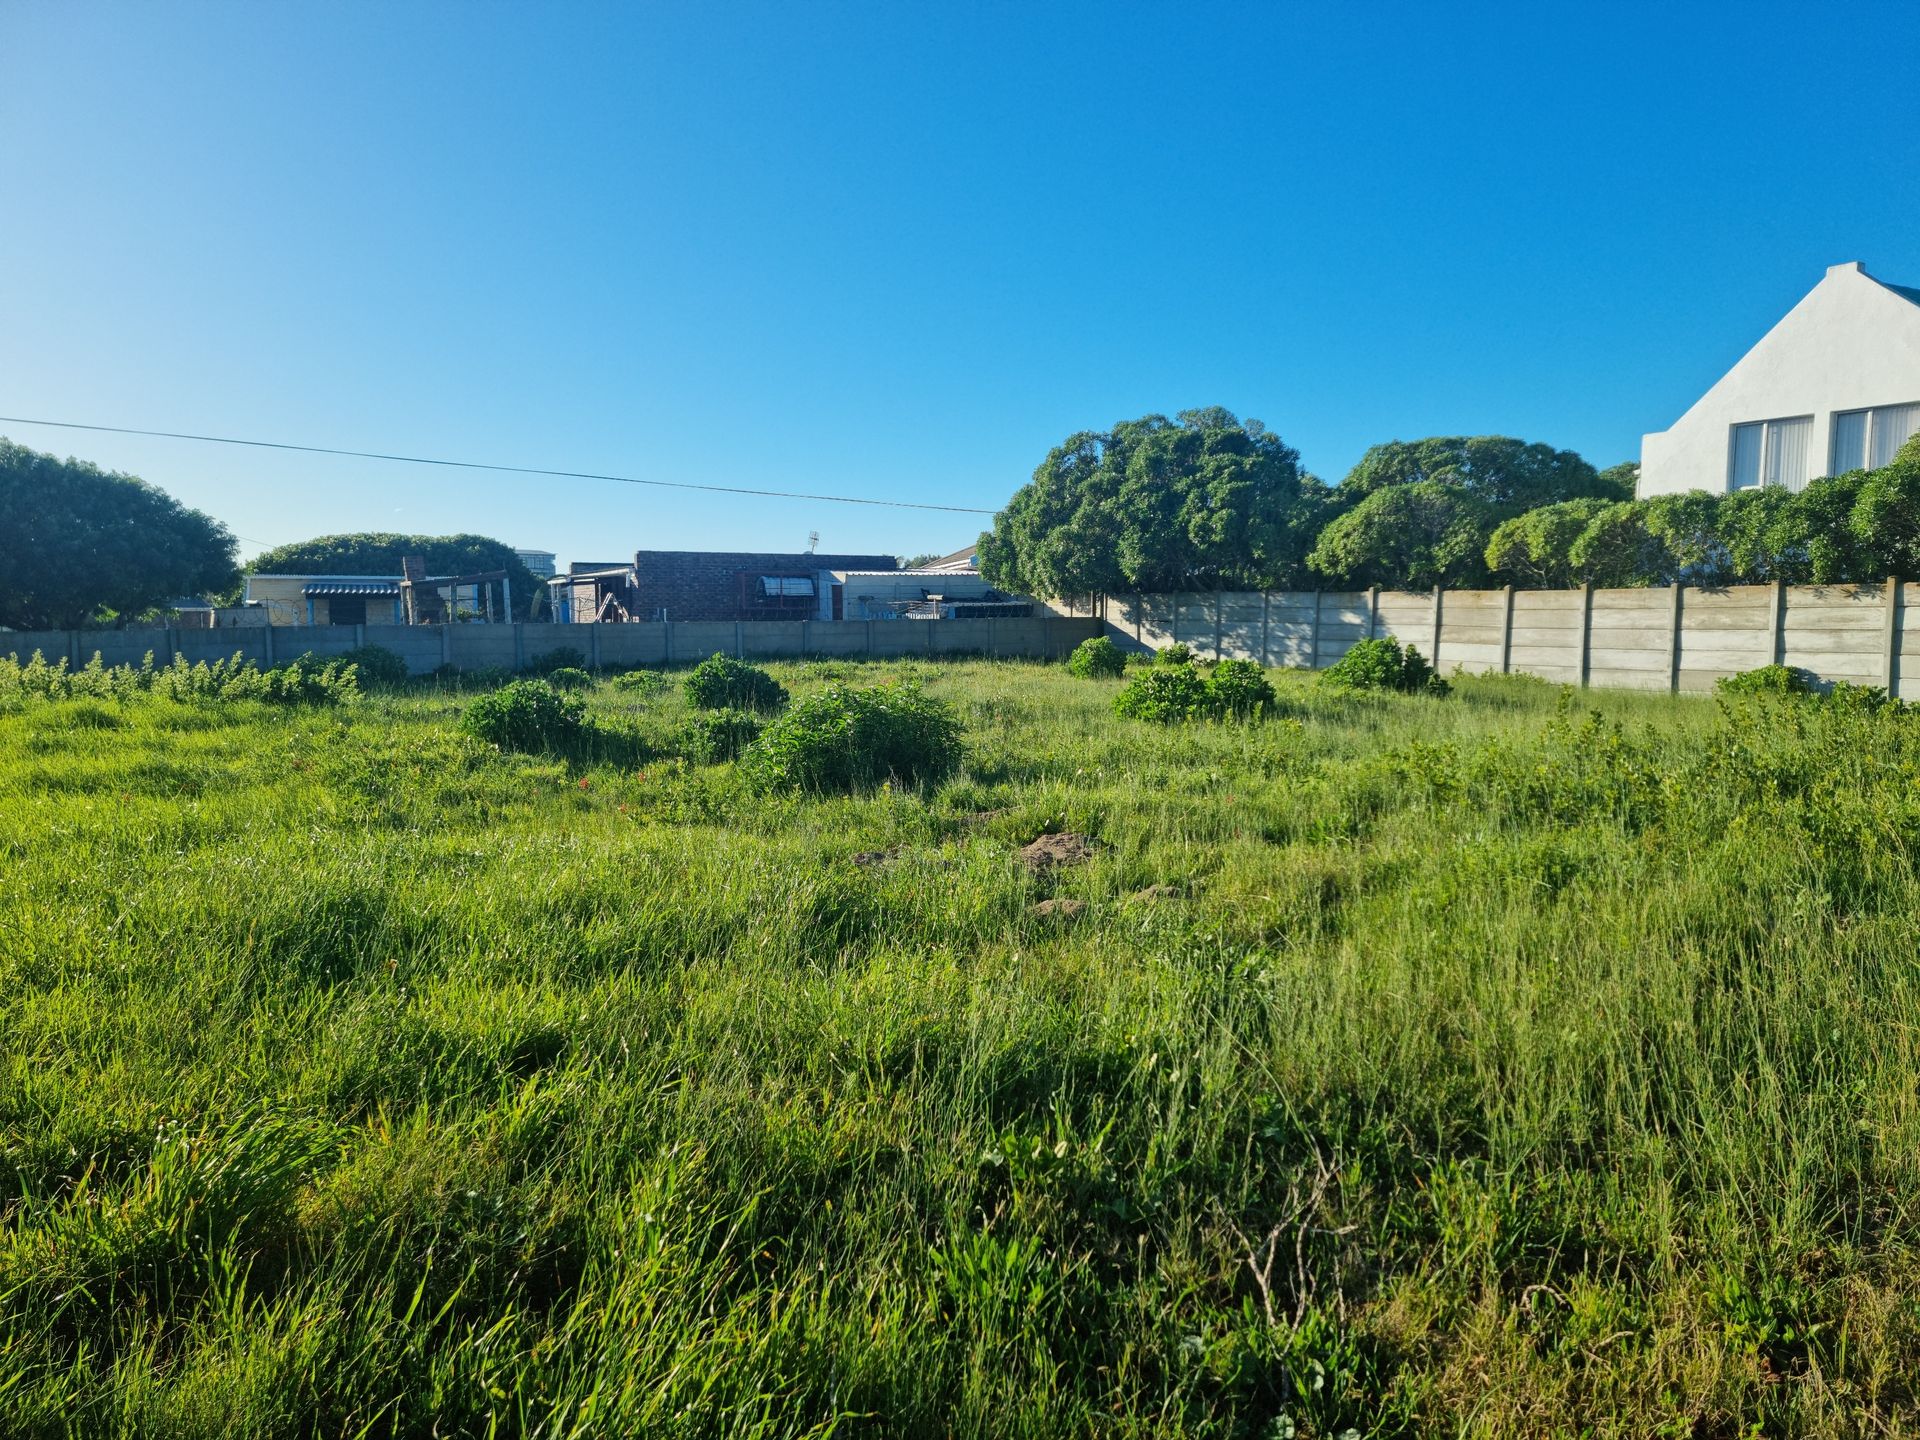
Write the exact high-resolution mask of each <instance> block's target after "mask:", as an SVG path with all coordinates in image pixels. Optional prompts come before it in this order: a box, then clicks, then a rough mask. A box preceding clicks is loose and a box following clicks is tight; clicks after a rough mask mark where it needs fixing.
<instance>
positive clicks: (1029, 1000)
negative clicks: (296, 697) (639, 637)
mask: <svg viewBox="0 0 1920 1440" xmlns="http://www.w3.org/2000/svg"><path fill="white" fill-rule="evenodd" d="M774 668H775V670H776V673H777V674H778V675H779V676H780V678H781V679H782V680H783V681H784V682H785V683H787V684H788V685H789V686H791V687H792V688H793V689H794V691H795V693H796V694H797V695H799V694H804V693H806V692H807V691H808V690H809V689H810V688H812V687H814V686H816V685H818V684H820V683H822V680H823V677H824V676H825V675H826V674H827V673H828V672H829V670H831V671H833V672H838V673H843V674H850V675H852V676H853V677H854V678H855V679H861V680H864V679H869V678H870V679H874V680H878V679H881V678H884V677H886V676H889V675H895V674H899V673H901V671H902V670H903V669H904V670H907V671H912V672H914V673H918V674H919V675H920V676H921V677H922V678H923V679H924V680H925V682H926V684H927V686H928V689H929V690H930V691H931V692H932V693H934V694H937V695H939V696H942V697H945V698H947V699H948V700H950V701H951V702H952V703H953V705H954V706H955V708H956V709H957V711H958V712H959V714H960V716H961V718H962V719H963V721H964V722H965V724H966V727H967V735H968V744H969V751H970V753H969V760H968V764H967V767H966V769H965V771H964V773H963V774H962V775H961V776H959V777H958V778H957V779H955V780H952V781H949V782H947V783H946V784H945V785H943V786H942V787H941V788H940V789H938V790H937V791H935V792H931V793H925V794H921V793H913V792H899V791H891V790H883V791H880V792H876V793H870V794H867V795H863V796H860V797H857V798H851V799H846V798H840V799H809V798H782V797H775V798H766V797H761V796H757V795H754V794H752V793H750V792H748V791H747V790H746V788H745V787H744V785H743V783H742V782H741V780H740V779H739V777H738V776H737V775H736V773H735V771H734V769H733V767H732V766H725V765H723V766H718V767H711V768H698V767H690V766H688V765H687V764H685V763H684V762H683V761H681V760H679V759H677V758H675V757H674V755H673V750H674V748H675V745H676V739H675V737H676V735H677V734H678V732H679V729H680V727H681V725H682V724H683V723H684V721H685V719H686V713H687V712H686V711H685V709H684V707H683V702H682V701H681V699H680V697H679V696H678V695H677V693H669V694H667V695H664V696H661V697H655V698H651V699H646V698H639V697H636V696H632V695H629V694H625V693H621V692H617V691H615V690H613V689H612V688H611V687H609V686H605V685H603V686H601V687H599V688H598V689H596V690H595V691H594V692H593V693H592V695H591V697H590V698H591V706H592V711H593V714H594V716H595V717H596V718H597V719H598V720H599V721H601V722H603V724H604V725H605V726H607V727H608V728H609V730H610V731H611V732H613V734H612V738H609V739H607V740H606V741H605V742H603V744H602V745H601V747H600V751H599V755H598V757H597V758H592V759H579V758H576V759H573V760H559V759H545V758H529V757H524V756H510V755H501V754H499V753H497V752H494V751H492V750H490V749H487V748H486V747H483V746H481V745H479V744H478V743H477V742H475V741H472V740H470V739H467V738H465V737H463V736H462V735H461V734H459V733H458V731H457V730H456V728H455V722H456V717H457V714H458V712H459V710H460V708H461V706H462V705H463V704H464V703H466V701H465V698H464V697H462V696H461V695H459V694H456V693H452V692H445V693H440V692H433V691H426V692H422V693H416V694H411V695H402V696H374V697H370V698H368V699H366V700H364V701H362V702H361V703H359V704H358V705H353V706H347V707H341V708H338V709H300V708H295V709H278V710H275V709H268V708H266V707H264V706H262V705H259V704H256V703H253V702H243V703H227V704H220V703H209V704H190V703H180V702H175V701H170V700H163V699H160V698H157V697H155V698H149V699H138V700H133V701H128V702H125V703H121V702H111V701H95V700H86V701H69V702H61V703H37V702H36V703H25V704H19V705H16V706H14V707H13V708H12V709H11V711H8V712H5V713H0V897H4V898H3V899H0V1433H4V1434H5V1435H8V1436H54V1435H76V1436H80V1435H84V1436H89V1437H93V1436H114V1435H128V1436H132V1435H141V1436H148V1435H163V1436H175V1435H180V1436H282V1435H284V1436H294V1435H325V1436H336V1435H341V1436H344V1435H389V1434H400V1435H419V1436H426V1435H436V1436H454V1435H461V1436H483V1435H492V1436H522V1435H525V1436H532V1435H538V1436H552V1437H560V1436H567V1437H576V1436H577V1437H584V1436H656V1435H659V1436H683V1435H684V1436H722V1435H725V1436H766V1437H771V1436H799V1435H814V1436H824V1435H828V1434H837V1435H843V1436H857V1435H874V1436H878V1435H928V1436H941V1435H957V1436H989V1435H991V1436H1109V1435H1112V1436H1123V1435H1124V1436H1143V1437H1144V1436H1167V1435H1193V1436H1201V1435H1204V1436H1218V1437H1249V1440H1282V1437H1286V1436H1294V1435H1298V1436H1338V1435H1343V1434H1345V1433H1347V1432H1349V1431H1351V1432H1355V1433H1357V1434H1359V1435H1362V1436H1370V1435H1435V1434H1442V1435H1445V1434H1475V1435H1479V1434H1486V1435H1493V1434H1503V1435H1547V1434H1565V1435H1586V1436H1600V1435H1618V1436H1656V1435H1657V1436H1703V1437H1704V1436H1751V1435H1769V1436H1773V1435H1822V1436H1827V1435H1831V1436H1856V1435H1857V1436H1878V1435H1904V1434H1912V1433H1915V1431H1916V1427H1917V1426H1920V1421H1916V1404H1917V1403H1920V1400H1917V1397H1916V1385H1920V1380H1917V1379H1916V1377H1917V1376H1920V1245H1917V1240H1920V1233H1917V1232H1916V1222H1917V1221H1920V964H1917V963H1916V960H1917V952H1920V944H1917V939H1920V937H1917V933H1916V920H1920V883H1917V882H1916V874H1915V855H1916V845H1917V844H1920V784H1917V782H1920V718H1910V717H1908V716H1906V715H1902V714H1894V713H1879V714H1871V713H1842V712H1840V711H1838V710H1836V709H1834V708H1833V707H1823V706H1820V705H1817V704H1812V703H1807V702H1783V701H1773V700H1746V701H1739V702H1724V703H1723V702H1717V701H1714V700H1707V699H1682V700H1670V699H1668V698H1666V697H1664V696H1662V697H1633V696H1622V695H1605V694H1600V693H1593V694H1581V695H1577V696H1574V695H1566V694H1563V693H1562V692H1560V691H1558V690H1555V689H1553V688H1551V687H1548V686H1545V685H1542V684H1538V683H1534V682H1528V681H1524V680H1517V679H1516V680H1508V681H1500V680H1493V679H1488V680H1466V681H1462V682H1459V683H1458V684H1457V688H1456V692H1455V694H1454V695H1453V696H1452V697H1451V698H1448V699H1429V698H1391V699H1388V698H1373V697H1365V696H1341V695H1337V694H1333V693H1329V692H1327V691H1325V690H1324V689H1323V688H1322V687H1319V686H1316V685H1315V684H1313V683H1312V681H1311V680H1310V678H1308V677H1304V676H1297V675H1284V674H1281V675H1276V676H1275V677H1274V678H1275V681H1276V684H1277V686H1278V688H1279V690H1280V696H1281V704H1280V714H1279V716H1278V717H1277V718H1276V719H1274V720H1272V721H1270V722H1269V723H1266V724H1264V725H1258V726H1244V727H1218V726H1197V727H1188V728H1176V729H1172V730H1162V729H1158V728H1154V727H1149V726H1145V725H1141V724H1137V723H1133V722H1127V721H1123V720H1120V719H1118V718H1116V717H1115V716H1114V715H1113V713H1112V710H1111V702H1112V696H1113V694H1114V692H1115V687H1114V685H1113V684H1112V683H1102V682H1086V681H1077V680H1073V679H1071V678H1069V677H1068V676H1066V675H1065V674H1064V673H1063V672H1062V671H1061V670H1060V669H1058V668H1057V667H1055V668H1045V667H1040V666H1033V665H1022V664H1011V663H986V662H977V663H957V664H953V665H951V666H946V667H940V668H935V667H932V666H919V667H914V666H911V665H909V666H879V665H874V666H862V665H852V666H844V665H843V666H835V667H823V666H818V665H813V666H808V665H796V666H785V667H774ZM1048 831H1069V832H1077V833H1082V834H1085V835H1088V836H1090V837H1092V838H1093V840H1094V842H1095V844H1096V848H1095V852H1094V854H1093V856H1092V858H1091V859H1090V860H1089V861H1087V862H1086V863H1084V864H1081V865H1075V866H1066V867H1060V868H1056V869H1053V870H1049V871H1034V870H1031V869H1029V867H1028V866H1026V865H1025V864H1023V863H1022V861H1021V859H1020V856H1019V853H1018V852H1019V849H1020V847H1021V846H1022V845H1024V844H1026V843H1027V842H1028V841H1031V840H1033V839H1034V838H1035V837H1036V836H1038V835H1040V834H1042V833H1043V832H1048ZM1056 898H1070V899H1076V900H1080V901H1083V902H1085V904H1084V908H1083V909H1081V910H1079V911H1078V913H1074V914H1066V913H1060V911H1064V910H1071V909H1072V907H1058V909H1057V910H1056V913H1052V914H1041V913H1036V910H1035V907H1036V905H1037V904H1038V903H1039V902H1041V901H1043V900H1047V899H1056Z"/></svg>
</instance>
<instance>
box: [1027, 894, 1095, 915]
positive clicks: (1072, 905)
mask: <svg viewBox="0 0 1920 1440" xmlns="http://www.w3.org/2000/svg"><path fill="white" fill-rule="evenodd" d="M1086 908H1087V902H1086V901H1084V900H1067V899H1060V900H1042V901H1041V902H1040V903H1039V904H1038V905H1036V906H1034V907H1033V913H1034V914H1036V915H1044V916H1048V917H1050V918H1053V919H1059V920H1071V919H1072V918H1073V917H1074V916H1076V915H1078V914H1079V913H1080V912H1081V911H1082V910H1084V909H1086Z"/></svg>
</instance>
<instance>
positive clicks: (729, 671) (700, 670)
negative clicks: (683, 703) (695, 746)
mask: <svg viewBox="0 0 1920 1440" xmlns="http://www.w3.org/2000/svg"><path fill="white" fill-rule="evenodd" d="M686 690H687V700H688V701H689V702H690V703H691V704H693V705H695V706H697V707H698V708H699V709H702V710H759V711H769V710H778V709H779V708H780V707H781V706H782V705H784V704H786V703H787V692H786V688H785V687H784V686H783V685H781V683H780V682H779V681H778V680H776V679H774V678H773V676H771V675H769V674H768V673H767V672H766V671H764V670H762V669H761V668H760V667H759V666H758V665H749V664H747V662H746V661H744V660H735V659H734V658H733V657H732V656H731V655H722V654H720V653H719V652H718V651H716V652H714V654H712V655H711V656H709V657H708V658H707V659H705V660H702V661H701V662H700V663H699V664H698V665H696V666H694V667H693V669H692V670H691V671H690V672H689V673H688V675H687V680H686Z"/></svg>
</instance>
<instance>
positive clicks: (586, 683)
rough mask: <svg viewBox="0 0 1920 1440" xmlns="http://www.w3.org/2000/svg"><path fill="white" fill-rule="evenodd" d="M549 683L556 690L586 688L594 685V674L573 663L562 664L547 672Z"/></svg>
mask: <svg viewBox="0 0 1920 1440" xmlns="http://www.w3.org/2000/svg"><path fill="white" fill-rule="evenodd" d="M547 683H548V684H549V685H551V686H553V688H554V689H556V690H585V689H588V688H589V687H591V686H592V684H593V676H591V675H589V674H588V673H587V672H586V671H584V670H581V669H577V668H576V667H574V666H572V665H562V666H561V667H560V668H559V669H558V670H550V671H548V672H547Z"/></svg>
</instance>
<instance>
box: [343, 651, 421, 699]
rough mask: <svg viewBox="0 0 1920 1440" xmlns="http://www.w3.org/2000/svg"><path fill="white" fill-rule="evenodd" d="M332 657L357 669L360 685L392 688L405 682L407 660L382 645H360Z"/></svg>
mask: <svg viewBox="0 0 1920 1440" xmlns="http://www.w3.org/2000/svg"><path fill="white" fill-rule="evenodd" d="M334 658H335V659H336V660H340V661H342V662H344V663H346V664H348V665H352V666H354V667H355V668H356V669H358V670H359V672H360V683H361V684H362V685H376V686H379V687H380V688H382V689H392V688H394V687H396V686H400V685H404V684H406V683H407V678H408V676H407V662H406V661H405V660H403V659H401V658H400V657H399V656H398V655H396V654H395V653H394V652H393V651H391V650H389V649H387V647H386V646H384V645H360V646H357V647H355V648H354V649H352V650H349V651H347V652H346V653H345V654H344V655H336V656H335V657H334Z"/></svg>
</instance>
